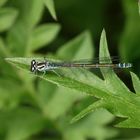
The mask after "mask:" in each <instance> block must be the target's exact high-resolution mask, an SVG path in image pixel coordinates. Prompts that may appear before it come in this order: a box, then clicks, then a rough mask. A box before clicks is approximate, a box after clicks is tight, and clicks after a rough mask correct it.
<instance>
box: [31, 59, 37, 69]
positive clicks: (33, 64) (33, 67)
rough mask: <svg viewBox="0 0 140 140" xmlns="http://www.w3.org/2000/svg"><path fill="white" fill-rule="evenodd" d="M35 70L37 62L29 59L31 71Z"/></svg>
mask: <svg viewBox="0 0 140 140" xmlns="http://www.w3.org/2000/svg"><path fill="white" fill-rule="evenodd" d="M36 71H37V62H36V61H35V60H32V61H31V72H36Z"/></svg>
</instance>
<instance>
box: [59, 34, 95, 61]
mask: <svg viewBox="0 0 140 140" xmlns="http://www.w3.org/2000/svg"><path fill="white" fill-rule="evenodd" d="M93 52H94V47H93V44H92V38H91V34H90V32H89V31H85V32H83V33H82V34H80V35H79V36H78V37H76V38H74V39H73V40H71V41H69V42H68V43H66V44H64V45H63V46H62V47H61V48H60V49H59V50H58V52H57V56H58V57H59V58H62V59H65V60H74V59H75V60H76V59H92V57H93Z"/></svg>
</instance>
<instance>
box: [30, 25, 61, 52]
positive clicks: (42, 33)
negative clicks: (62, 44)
mask: <svg viewBox="0 0 140 140" xmlns="http://www.w3.org/2000/svg"><path fill="white" fill-rule="evenodd" d="M59 31H60V25H59V24H53V23H52V24H46V25H40V26H39V27H37V28H36V29H35V30H34V31H33V33H32V37H31V45H30V46H29V47H30V48H29V49H30V51H35V50H37V49H39V48H40V47H42V46H44V45H48V44H49V43H51V42H52V41H53V40H54V39H55V37H56V36H57V34H58V32H59Z"/></svg>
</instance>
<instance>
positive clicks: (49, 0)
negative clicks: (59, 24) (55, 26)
mask: <svg viewBox="0 0 140 140" xmlns="http://www.w3.org/2000/svg"><path fill="white" fill-rule="evenodd" d="M43 2H44V4H45V5H46V7H47V8H48V10H49V11H50V13H51V15H52V17H53V18H54V19H55V20H57V17H56V12H55V8H54V1H53V0H43Z"/></svg>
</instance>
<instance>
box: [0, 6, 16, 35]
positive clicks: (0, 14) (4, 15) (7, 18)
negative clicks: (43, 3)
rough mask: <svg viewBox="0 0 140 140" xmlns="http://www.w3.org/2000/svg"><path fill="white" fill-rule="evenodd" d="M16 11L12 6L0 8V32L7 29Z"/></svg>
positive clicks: (11, 23) (13, 19) (14, 17)
mask: <svg viewBox="0 0 140 140" xmlns="http://www.w3.org/2000/svg"><path fill="white" fill-rule="evenodd" d="M17 14H18V11H17V10H16V9H14V8H1V9H0V32H3V31H5V30H8V29H9V28H10V27H11V26H12V25H13V23H14V21H15V19H16V17H17Z"/></svg>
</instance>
